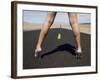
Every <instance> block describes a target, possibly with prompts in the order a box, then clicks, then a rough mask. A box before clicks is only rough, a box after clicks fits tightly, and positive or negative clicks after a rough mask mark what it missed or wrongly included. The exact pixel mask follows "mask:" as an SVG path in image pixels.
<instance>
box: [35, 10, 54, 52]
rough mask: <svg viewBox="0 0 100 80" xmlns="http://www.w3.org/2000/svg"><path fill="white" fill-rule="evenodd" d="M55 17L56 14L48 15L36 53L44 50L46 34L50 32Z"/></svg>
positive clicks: (49, 13)
mask: <svg viewBox="0 0 100 80" xmlns="http://www.w3.org/2000/svg"><path fill="white" fill-rule="evenodd" d="M55 16H56V12H48V14H47V16H46V20H45V22H44V24H43V25H42V28H41V32H40V35H39V39H38V42H37V46H36V49H35V53H37V52H40V51H41V50H42V48H41V45H42V43H43V41H44V38H45V35H46V33H47V32H48V30H49V28H50V27H51V25H52V24H53V21H54V18H55Z"/></svg>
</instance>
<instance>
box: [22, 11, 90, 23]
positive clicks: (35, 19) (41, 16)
mask: <svg viewBox="0 0 100 80" xmlns="http://www.w3.org/2000/svg"><path fill="white" fill-rule="evenodd" d="M47 13H48V12H43V11H34V10H33V11H31V10H24V11H23V20H24V22H30V23H43V22H44V21H45V17H46V15H47ZM77 16H78V22H79V23H90V22H91V14H89V13H88V14H87V13H78V14H77ZM54 23H60V24H61V23H62V24H63V23H64V24H69V19H68V14H67V13H64V12H58V13H57V14H56V17H55V21H54Z"/></svg>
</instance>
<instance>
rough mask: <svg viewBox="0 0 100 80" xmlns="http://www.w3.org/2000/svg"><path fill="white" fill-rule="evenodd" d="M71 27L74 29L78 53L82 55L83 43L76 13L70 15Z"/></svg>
mask: <svg viewBox="0 0 100 80" xmlns="http://www.w3.org/2000/svg"><path fill="white" fill-rule="evenodd" d="M68 16H69V21H70V25H71V27H72V31H73V34H74V37H75V43H76V53H81V52H82V49H81V42H80V28H79V25H78V20H77V15H76V13H72V12H71V13H68Z"/></svg>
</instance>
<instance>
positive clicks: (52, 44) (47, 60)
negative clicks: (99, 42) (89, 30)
mask: <svg viewBox="0 0 100 80" xmlns="http://www.w3.org/2000/svg"><path fill="white" fill-rule="evenodd" d="M39 33H40V30H34V31H24V32H23V69H36V68H55V67H75V66H90V65H91V44H90V43H91V42H90V37H91V36H90V34H83V33H81V45H82V50H83V53H82V56H81V58H77V57H76V55H75V53H74V48H75V47H74V46H75V43H74V37H73V33H72V31H71V30H66V29H61V31H60V33H61V35H62V37H61V39H60V40H59V39H57V34H58V33H59V29H50V30H49V32H48V34H47V36H46V38H45V40H44V42H43V45H42V48H43V51H42V52H41V56H40V58H35V57H34V50H35V46H36V43H37V40H38V37H39Z"/></svg>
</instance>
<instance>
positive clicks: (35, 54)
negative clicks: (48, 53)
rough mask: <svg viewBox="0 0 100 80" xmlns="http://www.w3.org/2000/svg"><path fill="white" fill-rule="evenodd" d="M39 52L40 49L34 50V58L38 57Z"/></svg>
mask: <svg viewBox="0 0 100 80" xmlns="http://www.w3.org/2000/svg"><path fill="white" fill-rule="evenodd" d="M41 51H42V50H41V49H39V50H35V53H34V57H39V56H40V53H41Z"/></svg>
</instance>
